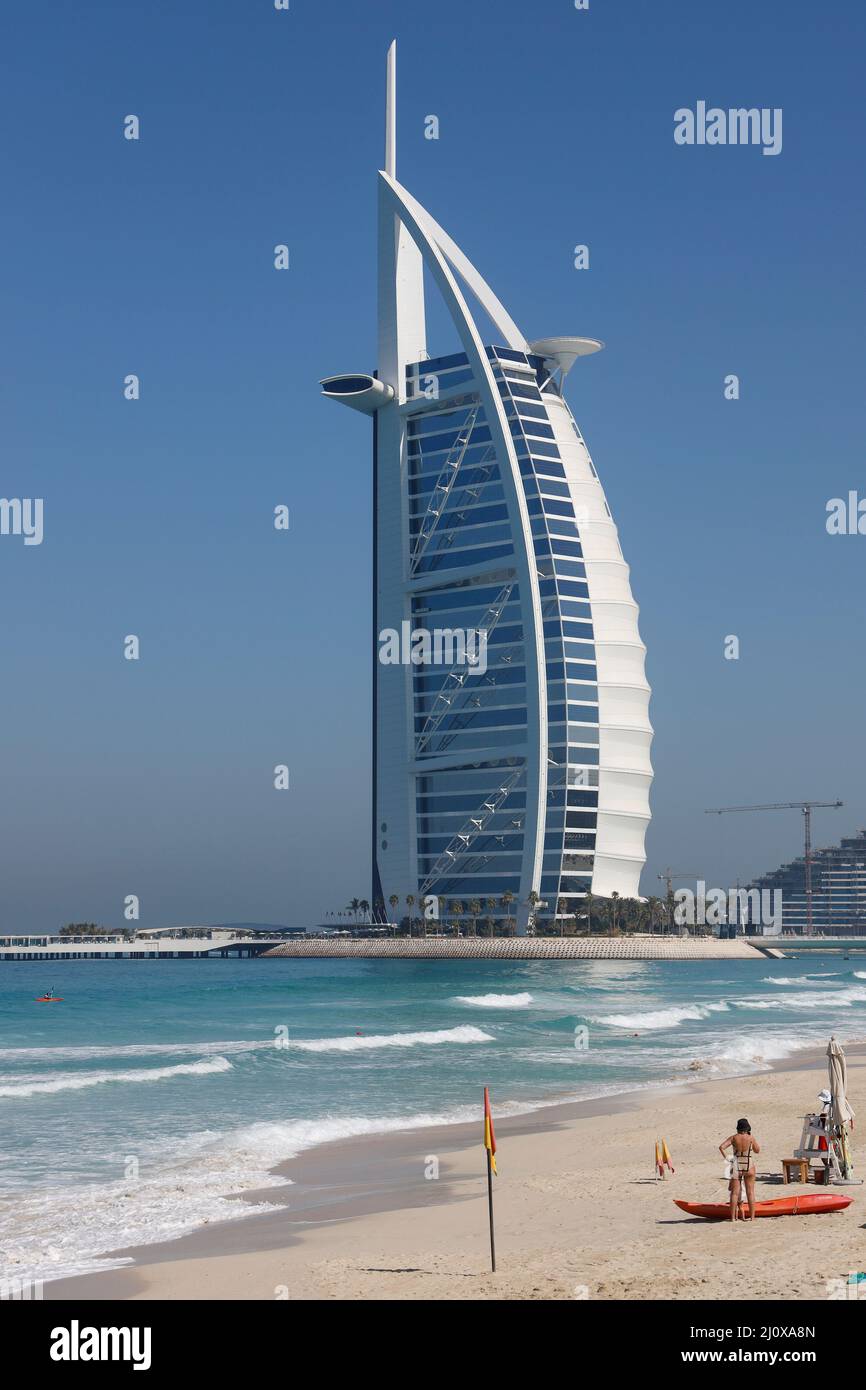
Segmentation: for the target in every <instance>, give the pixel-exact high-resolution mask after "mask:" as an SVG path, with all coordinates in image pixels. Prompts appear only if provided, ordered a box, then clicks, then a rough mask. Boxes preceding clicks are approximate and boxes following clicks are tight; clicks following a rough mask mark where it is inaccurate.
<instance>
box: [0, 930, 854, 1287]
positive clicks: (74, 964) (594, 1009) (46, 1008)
mask: <svg viewBox="0 0 866 1390" xmlns="http://www.w3.org/2000/svg"><path fill="white" fill-rule="evenodd" d="M863 964H864V962H863V960H862V958H861V960H860V965H858V961H857V958H856V957H855V958H852V959H851V960H850V961H845V960H843V959H842V958H841V957H839V956H831V955H812V956H810V958H809V959H808V960H801V961H790V960H783V961H770V960H767V961H761V962H757V963H756V962H752V961H730V962H725V961H700V962H687V961H683V962H679V961H678V962H641V961H634V962H621V961H592V962H589V961H587V962H577V961H574V962H559V961H555V962H553V961H536V962H517V961H467V960H460V961H453V962H451V961H324V960H323V961H316V960H290V959H286V960H279V959H274V960H203V961H118V962H115V961H98V962H84V961H71V962H67V963H58V962H51V963H49V964H46V965H39V966H37V965H31V964H30V963H19V962H15V963H6V964H3V965H2V966H0V1134H2V1146H0V1277H2V1276H7V1277H8V1276H9V1275H18V1276H19V1277H25V1276H26V1277H30V1278H40V1277H41V1278H43V1279H49V1278H53V1277H59V1276H61V1275H63V1274H69V1273H72V1272H77V1271H84V1270H87V1269H93V1268H97V1267H100V1261H99V1259H98V1257H99V1256H100V1254H103V1253H104V1252H105V1251H108V1250H112V1249H117V1248H120V1247H123V1246H126V1245H130V1244H139V1243H147V1242H152V1241H157V1240H164V1239H167V1238H170V1237H173V1236H177V1235H181V1234H183V1233H184V1232H186V1231H189V1230H192V1229H194V1228H195V1227H196V1226H198V1225H200V1224H201V1223H203V1222H205V1221H215V1220H224V1219H229V1218H233V1217H237V1216H238V1204H237V1203H232V1202H227V1201H226V1200H225V1196H226V1194H228V1193H237V1192H242V1191H245V1190H251V1189H253V1188H258V1187H261V1186H262V1185H273V1179H272V1178H270V1177H269V1176H268V1170H269V1169H270V1168H271V1167H272V1165H274V1164H275V1163H277V1162H279V1161H280V1160H282V1159H285V1158H288V1157H290V1156H291V1155H292V1154H295V1153H297V1152H298V1151H299V1150H301V1149H304V1148H308V1147H309V1146H311V1145H314V1144H316V1143H318V1142H320V1141H322V1140H327V1139H331V1138H339V1137H341V1136H350V1135H353V1134H363V1133H371V1132H379V1131H386V1130H392V1129H405V1128H409V1127H411V1126H417V1125H425V1124H432V1123H434V1122H435V1123H440V1122H442V1121H443V1120H461V1119H466V1118H471V1117H477V1115H478V1114H479V1099H480V1095H481V1087H482V1086H483V1085H489V1086H490V1088H491V1092H492V1096H493V1101H494V1107H495V1113H497V1114H503V1113H514V1112H515V1111H518V1110H523V1109H532V1108H535V1107H538V1106H540V1105H544V1104H550V1103H552V1102H554V1101H559V1100H562V1099H567V1098H575V1099H576V1098H580V1097H588V1096H597V1095H602V1094H610V1093H613V1092H618V1091H626V1090H632V1089H635V1088H637V1087H646V1086H657V1085H664V1084H669V1083H670V1082H672V1081H676V1082H684V1083H688V1082H689V1081H692V1080H696V1079H705V1078H707V1077H711V1076H722V1075H734V1074H738V1073H747V1072H750V1071H754V1070H759V1069H764V1068H766V1067H767V1066H768V1065H770V1063H771V1062H773V1061H779V1060H781V1059H783V1058H785V1057H787V1056H790V1055H791V1054H793V1053H794V1052H796V1051H797V1050H798V1049H801V1048H806V1047H810V1046H816V1045H823V1044H825V1043H826V1041H827V1038H828V1036H829V1034H830V1033H831V1032H835V1033H836V1034H837V1036H838V1037H839V1038H840V1039H841V1040H842V1041H843V1042H849V1043H850V1042H854V1041H861V1040H866V968H860V966H861V965H863ZM48 988H51V989H53V990H54V991H55V992H56V993H57V994H60V995H62V996H63V1002H62V1003H60V1004H49V1005H46V1004H38V1003H36V1002H35V1000H36V997H37V996H38V995H40V994H42V993H43V992H44V991H45V990H46V989H48ZM243 1210H244V1212H249V1211H250V1207H249V1206H245V1207H244V1208H243Z"/></svg>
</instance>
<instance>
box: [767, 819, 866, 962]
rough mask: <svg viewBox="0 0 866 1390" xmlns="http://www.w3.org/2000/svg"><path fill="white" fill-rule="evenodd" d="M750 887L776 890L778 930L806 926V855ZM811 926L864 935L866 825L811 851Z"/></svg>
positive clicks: (821, 931) (832, 933)
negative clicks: (779, 915) (779, 912)
mask: <svg viewBox="0 0 866 1390" xmlns="http://www.w3.org/2000/svg"><path fill="white" fill-rule="evenodd" d="M750 887H751V888H768V889H771V890H773V889H777V890H780V891H781V893H782V931H783V932H796V933H797V934H798V935H803V934H805V932H806V861H805V859H804V858H802V857H801V858H799V859H794V860H793V861H792V862H791V863H790V864H782V865H781V867H780V868H778V869H774V870H773V871H772V873H768V874H764V875H763V877H762V878H759V879H756V880H755V882H754V883H753V884H751V885H750ZM812 929H813V932H815V933H818V934H821V935H826V936H849V935H852V934H853V935H855V936H861V935H866V830H859V831H858V832H857V834H856V835H851V836H847V837H846V838H845V839H843V840H842V841H841V842H840V844H838V845H833V846H831V847H830V848H828V849H816V850H813V851H812Z"/></svg>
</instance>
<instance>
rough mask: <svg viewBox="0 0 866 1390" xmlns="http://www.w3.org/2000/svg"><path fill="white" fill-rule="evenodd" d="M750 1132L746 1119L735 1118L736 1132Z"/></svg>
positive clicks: (750, 1128)
mask: <svg viewBox="0 0 866 1390" xmlns="http://www.w3.org/2000/svg"><path fill="white" fill-rule="evenodd" d="M751 1132H752V1126H751V1125H750V1124H749V1121H748V1120H737V1133H738V1134H751Z"/></svg>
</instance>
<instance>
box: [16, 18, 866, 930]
mask: <svg viewBox="0 0 866 1390" xmlns="http://www.w3.org/2000/svg"><path fill="white" fill-rule="evenodd" d="M5 27H6V30H7V32H6V35H5V42H4V44H3V51H4V59H3V62H4V66H5V72H4V74H3V81H2V84H0V91H2V97H0V100H2V103H3V106H4V108H5V110H4V111H3V130H4V138H3V148H2V152H0V163H2V187H3V194H4V196H3V212H2V221H0V227H2V258H0V276H2V282H3V284H2V296H3V302H4V315H3V318H4V333H3V341H2V353H3V362H2V371H0V391H2V433H3V455H2V458H3V465H2V473H0V494H2V495H3V496H7V497H43V498H44V499H45V540H44V543H43V544H42V545H41V546H33V547H29V548H25V547H24V546H23V545H22V543H21V540H20V539H19V538H12V537H0V593H2V614H3V619H2V641H0V678H2V683H0V712H2V726H0V727H2V793H0V926H2V927H3V928H5V929H22V930H41V929H45V928H54V927H56V926H59V925H60V924H62V923H63V922H65V921H67V920H70V919H71V920H82V919H85V918H86V919H93V920H98V921H101V922H104V923H110V924H116V925H119V924H120V923H121V922H122V902H123V898H124V896H125V895H126V894H128V893H137V894H139V895H140V898H141V904H142V919H141V920H142V922H144V923H148V924H151V925H160V924H167V923H173V922H181V921H214V920H241V919H242V920H262V921H275V922H280V921H282V922H289V923H297V924H302V923H309V922H311V921H314V920H317V919H318V918H319V916H320V914H321V913H322V912H323V911H325V910H326V909H328V908H332V907H340V906H342V905H343V903H344V902H345V901H346V900H347V899H348V898H349V897H350V896H354V895H358V896H366V895H367V894H368V893H369V879H368V868H369V865H368V857H369V850H368V846H369V834H368V824H369V727H370V671H369V663H370V564H371V550H370V487H371V478H370V440H369V435H368V431H367V428H366V425H365V422H364V421H363V420H362V419H361V418H360V417H355V416H353V415H352V414H351V413H350V412H348V411H340V410H338V409H337V408H336V407H334V406H332V405H329V404H328V403H327V402H324V401H322V400H321V399H320V397H319V395H318V386H317V382H318V378H319V377H320V376H323V375H326V374H328V373H329V372H335V371H340V370H344V369H348V370H353V369H369V368H371V367H372V366H374V365H375V362H374V354H375V170H376V169H377V168H378V167H379V165H380V163H381V159H382V126H383V116H382V104H383V86H384V60H385V52H386V48H387V45H388V42H389V41H390V39H391V38H392V37H395V36H396V37H397V38H398V40H399V57H400V61H399V141H398V174H399V176H400V177H401V179H402V181H403V182H405V183H406V184H407V185H408V187H409V188H410V189H411V191H412V192H413V193H414V194H415V195H416V196H417V197H418V198H419V199H420V201H421V202H422V203H424V204H425V205H426V206H428V207H429V209H430V211H431V212H432V213H433V215H434V216H435V217H436V218H437V219H438V220H439V221H441V222H442V224H443V225H444V226H445V227H446V228H447V229H448V230H449V231H450V232H451V234H452V235H453V236H454V237H455V239H456V240H457V241H458V243H460V244H461V245H462V246H463V247H464V249H465V250H466V252H467V253H468V254H469V256H470V257H471V258H472V259H473V260H474V261H475V262H476V263H477V264H478V266H479V269H480V270H481V272H482V273H483V274H484V275H485V277H486V278H487V279H488V280H489V281H490V283H491V284H492V286H493V287H494V289H495V290H496V292H497V293H498V294H499V295H500V297H501V298H502V299H503V301H504V303H505V304H506V305H507V306H508V308H509V310H510V312H511V313H512V314H513V316H514V317H515V318H516V320H517V322H518V323H519V324H520V325H521V327H522V328H523V329H524V331H525V332H526V333H527V334H528V335H529V336H530V337H540V336H543V335H549V334H554V333H582V334H590V335H596V336H599V337H601V338H603V339H604V340H605V342H606V343H607V345H608V346H607V350H606V351H605V352H603V353H601V354H599V356H598V357H596V358H593V359H590V360H588V361H586V362H585V363H581V364H578V366H577V367H576V368H575V370H574V372H573V374H572V376H571V378H570V385H569V397H570V401H571V404H572V407H573V409H574V412H575V415H576V417H577V419H578V422H579V424H580V425H581V427H582V429H583V431H584V434H585V435H586V438H587V441H588V443H589V446H590V449H591V450H592V452H593V455H594V458H595V460H596V463H597V466H598V469H599V472H600V474H601V477H602V479H603V482H604V484H605V487H606V489H607V492H608V496H609V498H610V501H611V506H612V509H613V511H614V515H615V517H616V519H617V521H618V524H619V527H620V533H621V537H622V542H623V547H624V550H625V553H626V557H627V558H628V560H629V562H630V564H631V566H632V579H633V587H634V591H635V594H636V596H637V598H638V601H639V602H640V604H641V609H642V616H641V629H642V633H643V637H644V640H645V642H646V644H647V647H648V653H649V655H648V673H649V678H650V681H651V683H652V686H653V689H654V698H653V702H652V706H651V715H652V720H653V723H654V726H655V729H656V742H655V746H654V754H653V759H654V764H655V771H656V780H655V785H654V790H653V812H654V818H653V822H652V827H651V830H650V834H649V841H648V851H649V859H648V863H647V868H646V871H645V875H644V879H643V885H642V886H643V891H644V893H647V892H653V891H656V890H657V888H658V885H657V883H656V880H655V875H656V874H657V872H658V871H659V870H660V869H661V868H662V866H663V865H664V864H666V863H668V862H670V863H672V864H673V865H674V867H675V868H678V869H686V870H694V871H701V872H703V874H704V877H705V878H706V879H707V880H708V882H710V883H712V884H714V885H722V886H726V885H728V884H730V883H732V882H735V881H736V879H737V878H738V877H740V878H742V879H746V878H747V877H748V876H750V875H751V874H754V873H757V872H760V871H762V870H765V869H768V868H771V867H773V866H774V865H775V864H777V863H779V862H780V861H781V860H782V859H785V858H790V857H793V855H794V854H795V853H796V852H797V850H798V847H799V845H800V834H801V826H800V821H799V818H798V816H797V813H796V812H790V813H781V812H780V813H778V814H776V815H770V814H767V815H759V814H755V815H753V816H730V817H724V818H721V819H716V818H710V817H707V816H704V815H703V814H702V811H703V808H704V807H705V806H712V805H717V804H729V803H740V802H753V801H776V800H788V799H791V798H795V797H802V796H813V797H819V798H834V797H837V796H838V797H841V798H843V800H844V801H845V803H846V806H845V809H844V810H843V811H835V812H825V813H822V815H821V818H820V819H817V818H816V827H815V829H816V838H817V841H818V843H824V842H828V841H830V840H831V839H834V838H838V835H840V834H841V833H843V832H849V831H853V830H854V829H855V828H856V827H858V826H859V825H861V824H864V823H866V785H864V688H866V682H864V625H863V607H864V604H863V599H864V583H863V575H864V566H866V536H864V537H860V536H856V537H830V536H828V535H827V534H826V531H825V526H824V520H825V504H826V502H827V499H828V498H830V497H834V496H838V495H846V494H847V492H848V491H849V489H852V488H858V489H859V490H860V495H861V496H863V495H866V468H864V436H866V428H864V407H863V395H864V393H863V371H864V355H863V331H864V329H863V325H864V319H866V314H864V273H863V255H864V251H863V248H864V241H866V238H864V182H863V148H864V134H866V132H864V107H863V87H862V71H863V62H864V38H866V11H864V7H863V5H862V4H861V3H860V2H859V0H845V3H839V2H838V0H837V3H833V2H832V0H830V3H825V4H823V5H817V4H813V3H809V0H762V2H761V3H760V4H749V3H746V0H741V3H724V4H723V3H714V4H710V3H707V4H700V5H697V4H695V3H694V0H660V3H653V4H650V3H637V2H636V0H631V3H613V0H591V5H590V9H589V11H588V12H585V13H581V12H577V11H575V10H574V8H573V5H572V4H571V0H540V2H539V3H534V4H532V5H527V4H525V3H522V0H472V3H467V0H437V3H436V5H435V6H432V7H430V6H422V5H407V4H406V3H405V0H377V3H375V4H364V5H359V4H357V3H354V2H352V3H350V0H332V3H329V4H327V5H323V4H321V3H318V2H314V0H292V5H291V9H290V11H289V12H288V13H278V12H276V11H275V10H274V9H273V7H272V4H271V3H270V0H244V3H241V0H237V2H236V3H229V0H209V3H203V0H199V3H189V0H178V3H173V4H169V3H165V0H163V3H161V4H157V3H147V4H137V5H131V4H127V5H117V4H116V3H102V4H100V3H95V2H94V0H85V2H84V3H82V4H80V5H74V6H70V5H53V6H48V7H46V6H33V5H25V4H23V3H21V0H19V3H18V4H17V5H13V6H10V7H8V8H7V11H6V20H5ZM698 100H705V101H707V102H708V103H709V104H710V105H718V106H721V107H729V106H753V105H754V106H758V107H765V106H766V107H782V108H783V111H784V122H783V150H782V153H781V154H780V155H779V156H777V157H775V158H770V157H764V156H762V154H761V152H760V150H759V149H756V148H737V147H734V148H731V147H726V148H709V147H704V148H681V147H678V146H676V145H675V144H674V141H673V124H674V123H673V113H674V111H675V110H676V109H677V108H678V107H681V106H692V107H693V106H694V105H695V103H696V102H697V101H698ZM128 113H135V114H137V115H138V116H139V117H140V119H141V139H140V140H139V141H138V142H137V143H133V142H128V141H126V140H124V139H123V136H122V122H123V118H124V116H126V115H127V114H128ZM429 114H436V115H438V117H439V120H440V139H439V140H438V142H436V141H429V140H425V139H424V138H423V135H424V118H425V116H427V115H429ZM278 242H286V243H288V245H289V246H290V249H291V269H290V270H289V271H288V272H286V273H278V272H276V271H275V270H274V269H273V267H272V258H273V247H274V245H275V244H276V243H278ZM576 243H587V244H588V245H589V247H590V255H591V268H590V269H589V270H588V271H581V272H578V271H575V270H574V269H573V266H572V248H573V247H574V246H575V244H576ZM448 345H449V344H446V346H448ZM430 348H431V351H435V350H436V348H437V344H436V343H434V342H431V343H430ZM130 372H135V373H138V374H139V375H140V378H141V392H142V394H141V400H140V401H138V402H135V403H130V402H127V401H125V400H124V399H123V395H122V382H123V378H124V376H125V375H126V374H127V373H130ZM732 372H733V373H737V374H738V375H739V376H740V379H741V393H742V394H741V399H740V400H739V401H737V402H728V401H725V400H724V398H723V390H722V383H723V378H724V377H725V375H726V374H727V373H732ZM281 502H283V503H286V504H287V505H288V506H289V507H290V508H291V514H292V529H291V531H290V532H289V533H288V535H283V534H278V533H276V532H274V530H273V529H272V526H271V513H272V509H273V507H274V506H275V505H276V504H278V503H281ZM127 633H136V634H138V635H139V636H140V639H141V644H142V655H141V660H140V661H139V662H138V663H131V662H127V661H125V660H123V658H122V641H123V638H124V636H125V635H126V634H127ZM729 633H734V634H737V635H738V636H739V638H740V642H741V657H740V660H739V661H738V662H728V661H725V660H724V659H723V655H722V650H723V640H724V637H725V635H726V634H729ZM275 763H287V764H288V765H289V766H290V769H291V784H292V789H291V791H290V792H288V793H285V794H282V793H277V792H275V791H274V790H273V789H272V769H273V766H274V764H275Z"/></svg>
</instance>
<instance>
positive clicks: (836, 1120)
mask: <svg viewBox="0 0 866 1390" xmlns="http://www.w3.org/2000/svg"><path fill="white" fill-rule="evenodd" d="M827 1070H828V1072H829V1074H830V1095H831V1096H832V1100H831V1102H830V1114H829V1122H830V1130H831V1132H833V1131H835V1133H836V1136H837V1140H838V1142H837V1144H836V1152H837V1154H838V1155H839V1159H840V1165H839V1166H840V1168H841V1170H842V1176H843V1178H850V1176H851V1155H850V1151H849V1148H848V1134H847V1127H848V1125H849V1124H850V1123H851V1121H852V1120H853V1119H854V1111H853V1109H852V1108H851V1103H850V1101H849V1100H848V1095H847V1090H848V1065H847V1063H846V1061H845V1053H844V1052H843V1051H842V1048H841V1047H840V1046H839V1044H838V1043H837V1041H836V1039H835V1038H831V1039H830V1042H829V1044H828V1046H827Z"/></svg>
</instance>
